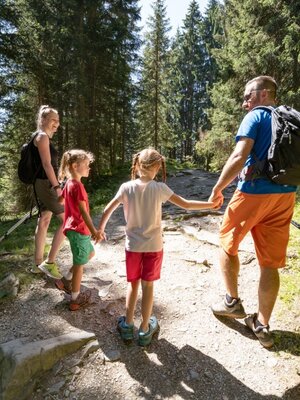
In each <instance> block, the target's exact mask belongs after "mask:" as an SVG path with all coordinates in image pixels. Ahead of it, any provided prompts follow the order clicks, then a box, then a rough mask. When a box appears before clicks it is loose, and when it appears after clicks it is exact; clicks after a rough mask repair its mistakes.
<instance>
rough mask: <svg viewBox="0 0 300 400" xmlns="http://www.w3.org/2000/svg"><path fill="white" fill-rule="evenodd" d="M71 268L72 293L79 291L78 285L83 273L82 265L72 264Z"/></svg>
mask: <svg viewBox="0 0 300 400" xmlns="http://www.w3.org/2000/svg"><path fill="white" fill-rule="evenodd" d="M71 270H72V271H73V276H72V294H73V293H79V292H80V285H81V280H82V275H83V265H74V266H73V267H72V268H71Z"/></svg>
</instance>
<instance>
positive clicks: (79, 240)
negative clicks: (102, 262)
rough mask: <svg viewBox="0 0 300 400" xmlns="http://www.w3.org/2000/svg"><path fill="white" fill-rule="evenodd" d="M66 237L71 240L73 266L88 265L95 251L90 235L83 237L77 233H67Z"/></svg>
mask: <svg viewBox="0 0 300 400" xmlns="http://www.w3.org/2000/svg"><path fill="white" fill-rule="evenodd" d="M66 236H67V238H68V239H69V242H70V246H71V251H72V255H73V265H84V264H87V263H88V261H89V259H90V254H91V253H92V252H93V251H94V247H93V245H92V243H91V236H90V235H82V234H81V233H78V232H75V231H67V232H66Z"/></svg>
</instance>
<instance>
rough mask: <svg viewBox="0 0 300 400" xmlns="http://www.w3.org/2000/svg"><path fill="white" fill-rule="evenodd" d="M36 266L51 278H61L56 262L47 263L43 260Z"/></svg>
mask: <svg viewBox="0 0 300 400" xmlns="http://www.w3.org/2000/svg"><path fill="white" fill-rule="evenodd" d="M38 268H39V269H40V270H41V271H42V272H44V274H46V275H47V276H49V277H50V278H53V279H61V278H62V274H61V273H60V271H59V269H58V266H57V264H56V263H48V262H46V261H43V262H42V264H40V265H39V266H38Z"/></svg>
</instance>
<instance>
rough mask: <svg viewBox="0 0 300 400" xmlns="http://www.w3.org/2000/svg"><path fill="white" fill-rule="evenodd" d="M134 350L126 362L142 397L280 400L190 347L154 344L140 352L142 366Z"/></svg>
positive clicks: (166, 343) (164, 341)
mask: <svg viewBox="0 0 300 400" xmlns="http://www.w3.org/2000/svg"><path fill="white" fill-rule="evenodd" d="M132 351H136V350H135V349H132V350H130V349H129V351H127V352H125V353H124V357H122V361H124V363H125V365H126V368H127V370H128V372H129V374H130V375H131V376H132V378H133V379H135V380H136V381H138V382H140V383H141V388H140V393H139V395H140V396H141V398H143V399H149V400H150V399H154V398H162V399H165V398H171V397H172V396H174V395H178V396H180V398H182V399H197V400H200V399H203V400H204V399H205V400H210V399H211V400H215V399H247V400H252V399H253V400H260V399H269V400H275V399H279V397H277V396H274V395H266V396H264V395H261V394H259V393H257V392H255V391H254V390H252V389H250V388H249V387H247V386H246V385H245V384H244V383H242V382H241V381H239V380H238V379H237V378H235V377H234V376H233V375H232V374H231V373H230V372H228V371H227V370H226V369H225V368H224V367H223V366H222V365H221V364H219V363H218V362H217V361H216V360H214V359H213V358H211V357H209V356H207V355H205V354H203V353H201V352H200V351H199V350H196V349H194V348H193V347H191V346H189V345H185V346H184V347H183V348H182V349H178V348H177V347H175V346H174V345H172V344H171V343H170V342H168V341H167V340H165V339H161V340H158V341H154V342H153V343H152V344H151V346H149V348H148V350H146V351H144V350H143V349H141V350H140V351H141V354H140V362H139V364H135V363H132V358H131V352H132ZM296 390H298V389H296ZM293 391H294V389H291V390H290V391H289V392H290V393H289V396H292V395H294V393H296V392H293ZM284 398H285V399H292V398H293V397H284ZM295 399H296V397H295Z"/></svg>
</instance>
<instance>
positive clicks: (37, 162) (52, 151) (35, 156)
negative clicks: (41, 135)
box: [33, 142, 58, 179]
mask: <svg viewBox="0 0 300 400" xmlns="http://www.w3.org/2000/svg"><path fill="white" fill-rule="evenodd" d="M49 149H50V156H51V165H52V167H53V169H54V172H55V175H56V176H57V173H58V151H57V150H56V149H55V147H54V146H53V144H52V143H51V142H50V143H49ZM33 159H34V163H35V165H41V164H42V161H41V157H40V153H39V149H38V148H37V146H35V145H34V146H33ZM36 177H37V179H48V177H47V175H46V172H45V170H44V168H43V166H42V167H41V168H40V170H39V172H38V174H37V176H36Z"/></svg>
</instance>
